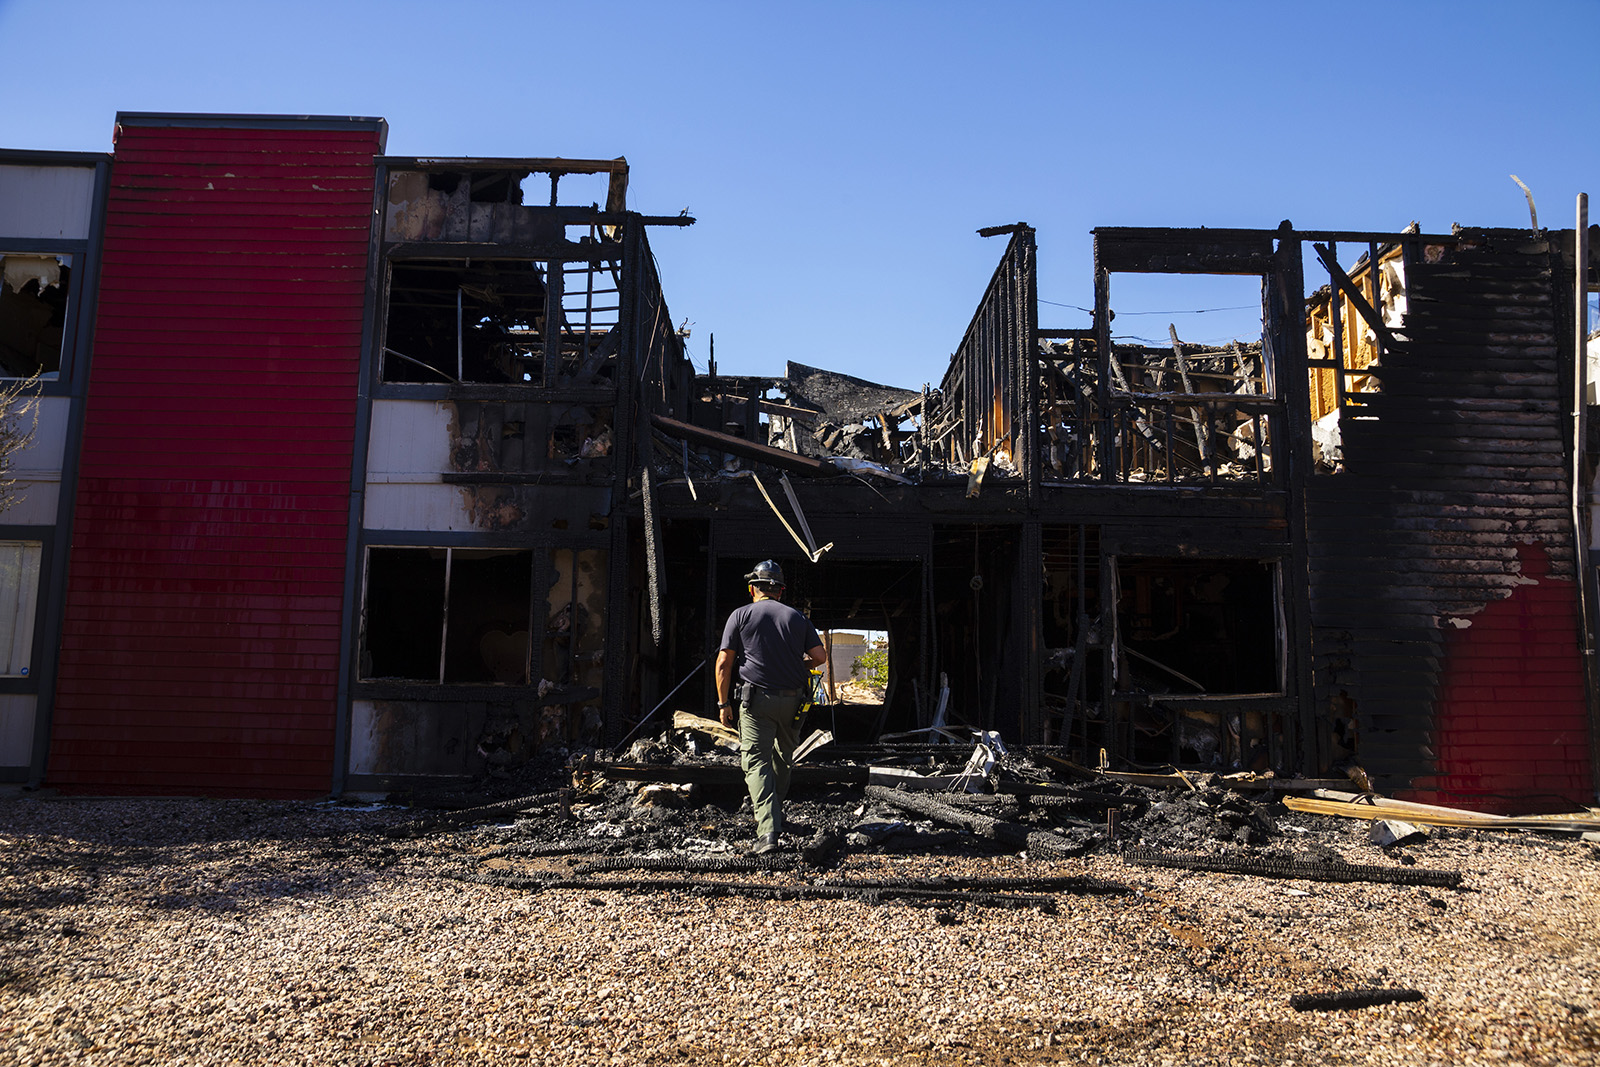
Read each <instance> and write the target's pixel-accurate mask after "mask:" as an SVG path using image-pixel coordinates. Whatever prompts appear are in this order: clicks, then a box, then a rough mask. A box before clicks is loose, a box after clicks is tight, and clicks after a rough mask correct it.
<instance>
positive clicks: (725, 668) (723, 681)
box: [717, 648, 736, 726]
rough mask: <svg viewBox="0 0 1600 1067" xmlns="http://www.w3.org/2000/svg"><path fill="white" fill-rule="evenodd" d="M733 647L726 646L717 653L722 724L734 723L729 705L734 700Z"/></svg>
mask: <svg viewBox="0 0 1600 1067" xmlns="http://www.w3.org/2000/svg"><path fill="white" fill-rule="evenodd" d="M735 659H736V657H735V656H734V653H733V649H731V648H725V649H723V650H722V651H720V652H718V653H717V717H718V718H719V719H721V720H722V725H724V726H732V725H733V708H731V707H729V704H730V702H731V701H732V700H733V666H734V660H735Z"/></svg>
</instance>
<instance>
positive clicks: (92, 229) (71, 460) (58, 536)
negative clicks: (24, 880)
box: [28, 158, 111, 789]
mask: <svg viewBox="0 0 1600 1067" xmlns="http://www.w3.org/2000/svg"><path fill="white" fill-rule="evenodd" d="M110 184H111V161H110V159H109V158H105V159H101V160H100V161H99V162H98V163H97V164H96V166H95V182H94V207H93V208H92V210H91V213H90V216H89V248H90V249H93V251H85V253H84V257H83V259H84V264H83V266H84V269H83V272H82V278H81V280H80V284H79V289H78V315H77V321H78V322H81V323H83V328H82V329H76V330H74V332H73V337H72V357H71V359H72V361H71V363H70V364H68V366H67V368H66V369H67V374H66V376H65V378H64V380H65V381H66V382H67V385H68V395H69V396H70V397H71V398H72V399H71V404H70V406H69V408H68V412H67V446H66V451H65V453H64V454H63V455H62V458H61V486H60V489H59V490H58V492H59V493H60V496H59V497H58V498H57V504H56V526H55V532H54V534H53V535H52V540H53V542H54V544H55V545H56V546H57V547H59V549H60V551H55V552H52V553H51V554H50V570H49V580H48V582H46V583H45V586H44V588H43V589H41V590H40V594H41V599H42V600H43V601H44V615H45V617H44V619H43V620H42V624H41V628H40V630H39V633H40V642H41V645H42V649H48V650H49V654H48V655H39V656H38V662H39V677H38V685H39V702H38V707H37V710H36V712H35V715H36V718H35V719H34V727H33V764H32V766H31V767H30V768H29V772H28V785H29V788H34V789H36V788H38V787H39V785H40V784H41V783H42V782H43V781H44V776H45V772H46V769H47V766H46V765H47V764H48V762H49V758H50V731H51V727H52V725H53V723H54V720H55V697H56V671H57V668H58V666H59V656H60V648H61V630H62V626H63V623H64V621H65V611H66V603H65V601H66V597H67V575H68V572H69V568H70V565H71V556H72V519H73V513H74V511H75V509H76V507H77V502H78V466H79V464H80V462H81V460H82V458H83V420H84V411H85V408H86V406H87V397H88V393H89V364H90V362H91V358H92V353H93V351H94V322H95V305H96V299H97V297H98V296H99V293H100V260H101V256H100V254H99V249H100V248H101V247H102V242H103V241H104V239H105V232H106V194H107V191H108V189H109V186H110ZM70 321H71V317H70V316H69V322H70Z"/></svg>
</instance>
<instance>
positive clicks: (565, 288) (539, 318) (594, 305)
mask: <svg viewBox="0 0 1600 1067" xmlns="http://www.w3.org/2000/svg"><path fill="white" fill-rule="evenodd" d="M619 290H620V283H619V276H618V273H617V265H616V264H615V263H614V262H606V261H597V262H593V263H589V262H579V263H560V262H556V263H551V262H547V261H542V260H519V259H470V260H441V259H416V260H395V261H392V262H391V263H390V265H389V290H388V292H389V295H388V311H387V317H386V320H385V330H384V341H383V353H382V361H381V367H382V371H381V377H382V380H383V381H385V382H414V383H434V384H438V383H455V382H483V383H514V384H522V385H552V384H555V383H556V382H558V381H566V382H568V383H570V384H583V385H590V384H596V383H598V382H604V381H607V380H609V379H610V378H611V376H612V375H613V374H614V368H613V364H614V362H615V358H614V357H615V356H616V354H617V351H618V344H619V342H620V340H621V335H620V333H619V332H618V330H617V325H618V322H619V311H620V307H621V302H620V300H619V296H618V294H619Z"/></svg>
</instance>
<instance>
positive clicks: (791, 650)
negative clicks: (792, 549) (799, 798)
mask: <svg viewBox="0 0 1600 1067" xmlns="http://www.w3.org/2000/svg"><path fill="white" fill-rule="evenodd" d="M744 580H745V583H746V588H747V589H748V590H749V593H750V603H748V604H746V605H744V606H743V607H741V608H737V609H735V610H734V612H733V614H732V615H729V616H728V625H727V626H725V627H723V630H722V648H721V651H719V652H718V653H717V712H718V715H719V717H720V718H721V719H722V725H724V726H732V725H733V715H734V710H733V709H734V701H735V699H736V698H737V700H738V702H739V703H738V707H739V763H740V764H741V765H742V766H743V767H744V783H745V788H747V789H748V790H749V791H750V804H751V806H752V807H753V808H754V809H755V814H756V844H755V847H754V848H753V849H751V850H750V851H751V852H752V853H753V854H755V855H764V854H766V853H768V852H776V851H777V850H778V847H779V846H778V835H779V833H781V832H782V830H783V798H784V797H785V796H786V795H787V794H788V792H789V771H790V769H791V767H792V766H793V763H792V758H793V755H794V746H795V743H796V742H797V741H799V736H798V735H799V729H800V722H799V718H800V705H801V704H803V703H805V700H806V698H807V696H809V695H810V693H811V668H812V667H820V666H821V665H822V663H823V662H824V661H825V660H826V659H827V653H826V652H825V651H823V648H822V638H821V637H819V636H817V628H816V627H815V626H812V625H811V623H810V621H809V620H808V619H807V618H806V617H805V616H804V615H802V614H800V612H798V611H796V610H795V609H794V608H791V607H789V606H788V605H787V604H783V603H781V600H782V598H783V589H784V584H783V568H782V567H780V566H778V565H777V564H776V563H775V562H773V561H772V560H770V559H769V560H764V561H763V562H761V563H757V564H756V566H755V569H754V570H752V571H751V572H750V573H749V574H747V575H745V576H744ZM735 674H737V676H738V682H739V684H738V686H737V687H736V686H735V685H734V680H735ZM736 689H737V693H736V692H735V690H736Z"/></svg>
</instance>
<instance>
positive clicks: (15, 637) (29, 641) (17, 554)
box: [0, 541, 44, 678]
mask: <svg viewBox="0 0 1600 1067" xmlns="http://www.w3.org/2000/svg"><path fill="white" fill-rule="evenodd" d="M43 552H44V546H43V544H42V543H40V542H38V541H0V656H3V657H4V659H3V660H0V675H3V676H6V677H11V678H17V677H24V676H26V675H27V674H28V671H29V669H30V667H31V665H32V662H33V620H34V610H35V606H36V603H37V600H38V595H39V562H40V558H41V556H42V555H43Z"/></svg>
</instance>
